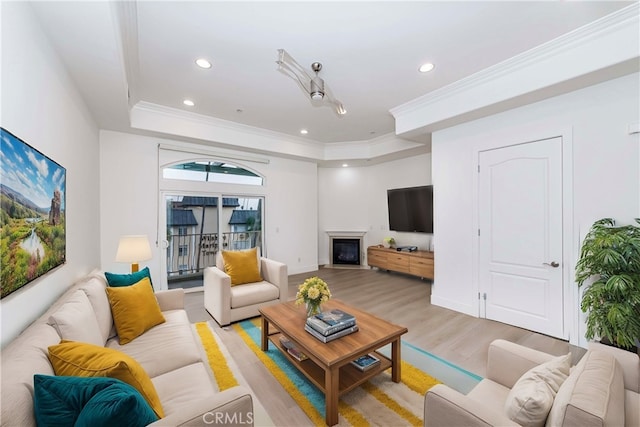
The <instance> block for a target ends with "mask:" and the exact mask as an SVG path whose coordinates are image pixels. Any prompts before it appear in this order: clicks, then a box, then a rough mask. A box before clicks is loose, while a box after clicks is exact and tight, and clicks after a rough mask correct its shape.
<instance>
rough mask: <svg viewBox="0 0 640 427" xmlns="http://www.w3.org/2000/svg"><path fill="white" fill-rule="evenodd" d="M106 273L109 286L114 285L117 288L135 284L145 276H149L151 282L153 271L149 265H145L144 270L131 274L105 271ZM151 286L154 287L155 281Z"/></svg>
mask: <svg viewBox="0 0 640 427" xmlns="http://www.w3.org/2000/svg"><path fill="white" fill-rule="evenodd" d="M104 275H105V277H106V278H107V283H108V284H109V286H113V287H115V288H118V287H120V286H131V285H135V284H136V283H138V282H139V281H140V280H142V279H144V278H145V277H148V278H149V282H151V273H149V267H145V268H143V269H142V270H140V271H138V272H136V273H131V274H116V273H104ZM151 287H153V282H151Z"/></svg>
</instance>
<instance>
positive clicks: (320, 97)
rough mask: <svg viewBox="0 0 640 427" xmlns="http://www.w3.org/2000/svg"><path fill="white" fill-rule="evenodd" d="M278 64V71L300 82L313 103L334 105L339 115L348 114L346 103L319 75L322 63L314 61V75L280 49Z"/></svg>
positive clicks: (312, 68) (312, 66) (299, 84)
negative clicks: (344, 103) (332, 91)
mask: <svg viewBox="0 0 640 427" xmlns="http://www.w3.org/2000/svg"><path fill="white" fill-rule="evenodd" d="M276 64H278V71H280V72H281V73H283V74H284V75H285V76H287V77H289V78H291V79H293V80H294V81H295V82H296V83H298V86H299V87H300V89H302V91H303V92H304V93H305V94H306V95H308V96H309V98H310V100H311V103H312V104H314V105H317V104H320V105H326V106H329V107H332V108H333V110H334V111H335V113H336V114H337V115H338V116H339V117H342V116H344V115H345V114H347V110H346V108H344V105H342V102H340V101H338V100H337V99H336V98H335V97H334V96H333V94H332V93H331V91H330V90H329V87H328V86H327V85H325V83H324V80H323V79H322V78H320V76H319V75H318V73H319V72H320V70H322V64H321V63H319V62H314V63H313V64H311V70H312V71H313V72H314V73H315V76H312V75H311V74H309V72H308V71H307V70H305V69H304V68H303V67H302V66H301V65H300V64H298V63H297V62H296V60H295V59H293V58H292V57H291V55H289V54H288V53H287V51H286V50H284V49H278V60H277V61H276Z"/></svg>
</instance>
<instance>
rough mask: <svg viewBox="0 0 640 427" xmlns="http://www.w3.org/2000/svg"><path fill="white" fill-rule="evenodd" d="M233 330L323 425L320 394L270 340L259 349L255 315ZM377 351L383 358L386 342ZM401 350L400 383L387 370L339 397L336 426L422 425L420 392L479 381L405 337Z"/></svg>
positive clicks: (462, 389)
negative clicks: (267, 344)
mask: <svg viewBox="0 0 640 427" xmlns="http://www.w3.org/2000/svg"><path fill="white" fill-rule="evenodd" d="M233 328H234V330H235V331H236V332H237V333H238V334H239V335H240V336H241V337H242V339H243V340H244V342H245V343H246V344H247V346H249V348H250V349H251V350H252V351H253V352H254V353H255V354H256V356H257V357H258V358H259V359H260V360H261V361H262V363H263V364H264V365H265V367H266V368H267V369H268V370H269V371H270V372H271V374H272V375H273V376H274V377H275V378H276V380H277V381H278V382H279V383H280V385H282V387H283V388H284V389H285V390H286V391H287V393H289V395H291V397H292V398H293V399H294V401H295V402H296V403H297V404H298V405H299V406H300V408H302V410H303V411H304V412H305V414H306V415H307V416H308V417H309V419H310V420H311V421H312V422H313V424H315V425H319V426H320V425H325V421H324V408H325V401H324V394H323V393H322V392H321V391H320V390H319V389H318V388H317V387H316V386H315V385H314V384H312V383H311V382H310V381H309V380H307V378H306V377H305V376H304V375H303V374H302V373H300V372H299V371H298V370H297V369H296V368H295V367H294V366H293V365H292V364H291V362H289V360H288V359H287V357H286V356H285V355H283V354H282V353H281V352H280V351H279V350H278V349H277V348H276V347H275V346H274V345H273V344H272V343H271V342H270V343H269V349H268V351H262V350H261V349H260V340H261V333H260V322H259V319H250V320H245V321H242V322H239V323H236V324H234V325H233ZM380 352H381V353H383V354H385V355H386V356H388V355H389V352H390V346H387V347H384V348H382V349H381V350H380ZM401 352H402V359H403V360H402V381H401V382H400V383H394V382H393V381H391V372H390V369H389V370H387V371H385V372H383V373H381V374H379V375H377V376H375V377H373V378H372V379H370V380H369V381H368V382H366V383H365V384H363V385H362V386H360V387H357V388H355V389H354V390H352V391H350V392H348V393H345V394H343V395H342V396H340V401H339V404H338V410H339V425H340V426H358V427H360V426H367V425H372V426H376V425H378V426H409V425H411V426H422V425H423V423H422V418H423V411H424V409H423V408H424V394H425V393H426V392H427V390H428V389H429V388H431V387H433V386H434V385H435V384H438V383H445V384H447V385H449V386H450V387H453V388H455V389H457V390H458V391H460V392H462V393H466V392H467V391H469V390H470V389H471V388H473V387H474V386H475V385H476V384H477V383H478V382H479V381H480V380H481V379H482V378H480V377H478V376H477V375H475V374H472V373H470V372H468V371H465V370H464V369H461V368H459V367H457V366H455V365H453V364H451V363H449V362H447V361H445V360H443V359H441V358H438V357H437V356H434V355H432V354H430V353H428V352H426V351H424V350H421V349H419V348H417V347H415V346H412V345H410V344H408V343H406V342H404V341H403V342H402V349H401ZM308 363H313V362H311V361H309V362H308Z"/></svg>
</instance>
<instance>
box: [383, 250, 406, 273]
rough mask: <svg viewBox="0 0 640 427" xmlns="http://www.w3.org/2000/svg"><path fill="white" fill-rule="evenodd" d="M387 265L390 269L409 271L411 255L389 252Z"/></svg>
mask: <svg viewBox="0 0 640 427" xmlns="http://www.w3.org/2000/svg"><path fill="white" fill-rule="evenodd" d="M387 265H388V267H387V268H388V269H389V270H395V271H403V272H408V271H409V257H407V256H406V255H404V254H397V255H396V254H387Z"/></svg>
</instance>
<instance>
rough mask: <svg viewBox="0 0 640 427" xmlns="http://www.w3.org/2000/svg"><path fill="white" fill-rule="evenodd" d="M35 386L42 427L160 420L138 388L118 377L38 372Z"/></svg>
mask: <svg viewBox="0 0 640 427" xmlns="http://www.w3.org/2000/svg"><path fill="white" fill-rule="evenodd" d="M33 386H34V402H33V407H34V412H35V417H36V423H37V424H38V426H39V427H42V426H45V427H49V426H60V427H62V426H91V427H101V426H105V427H107V426H116V425H117V426H130V427H138V426H140V427H142V426H146V425H148V424H151V423H153V422H155V421H157V420H158V417H157V416H156V414H155V413H154V412H153V410H152V409H151V407H150V406H149V404H148V403H147V401H146V400H144V398H143V397H142V395H141V394H140V393H139V392H138V390H136V389H135V388H133V387H131V386H130V385H129V384H126V383H124V382H122V381H120V380H118V379H115V378H106V377H93V378H85V377H56V376H50V375H39V374H36V375H34V376H33Z"/></svg>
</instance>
